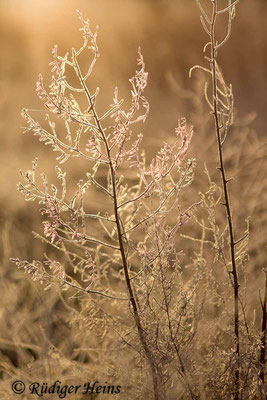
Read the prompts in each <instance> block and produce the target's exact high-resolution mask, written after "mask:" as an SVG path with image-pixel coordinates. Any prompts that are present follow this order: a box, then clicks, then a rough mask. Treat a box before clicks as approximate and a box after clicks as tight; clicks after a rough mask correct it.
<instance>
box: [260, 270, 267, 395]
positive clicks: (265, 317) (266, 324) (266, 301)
mask: <svg viewBox="0 0 267 400" xmlns="http://www.w3.org/2000/svg"><path fill="white" fill-rule="evenodd" d="M260 301H261V309H262V324H261V350H260V379H261V381H262V386H263V387H264V383H265V358H266V328H267V310H266V307H267V271H265V288H264V298H263V300H262V299H261V298H260ZM266 398H267V396H266Z"/></svg>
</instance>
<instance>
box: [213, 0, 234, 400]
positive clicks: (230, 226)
mask: <svg viewBox="0 0 267 400" xmlns="http://www.w3.org/2000/svg"><path fill="white" fill-rule="evenodd" d="M212 3H213V10H212V17H211V22H210V42H211V59H210V66H211V73H212V91H213V116H214V124H215V132H216V140H217V150H218V158H219V167H218V169H219V171H220V174H221V181H222V189H223V196H224V206H225V210H226V216H227V223H228V230H229V243H230V253H231V265H232V270H231V273H232V275H233V289H234V332H235V355H236V360H237V364H236V368H235V389H234V400H238V399H239V386H240V382H239V381H240V377H239V365H238V361H239V356H240V343H239V282H238V274H237V268H236V257H235V239H234V226H233V217H232V213H231V205H230V196H229V191H228V186H227V184H228V182H229V180H228V179H227V178H226V172H225V162H224V157H223V149H222V146H223V144H222V140H221V134H220V129H221V126H220V122H219V111H218V97H217V95H218V86H217V74H216V57H217V54H216V53H217V51H216V42H215V23H216V16H217V0H212Z"/></svg>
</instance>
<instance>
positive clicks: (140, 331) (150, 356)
mask: <svg viewBox="0 0 267 400" xmlns="http://www.w3.org/2000/svg"><path fill="white" fill-rule="evenodd" d="M75 63H76V68H77V74H78V76H79V79H80V81H81V84H82V86H83V89H84V91H85V94H86V97H87V100H88V102H89V105H90V109H91V111H92V113H93V117H94V120H95V123H96V125H97V128H98V131H99V133H100V134H101V137H102V139H103V142H104V145H105V149H106V153H107V158H108V164H109V169H110V174H111V182H112V196H113V208H114V215H115V221H116V227H117V234H118V241H119V248H120V253H121V259H122V265H123V271H124V277H125V282H126V287H127V290H128V294H129V300H130V303H131V305H132V309H133V315H134V320H135V323H136V327H137V331H138V336H139V340H140V343H141V346H142V348H143V351H144V353H145V356H146V358H147V362H148V365H149V368H150V372H151V376H152V381H153V394H154V400H159V379H158V373H157V369H156V365H155V362H154V357H153V354H152V352H151V351H150V349H149V346H148V343H147V339H146V336H145V332H144V330H143V328H142V323H141V319H140V315H139V311H138V306H137V302H136V299H135V297H134V292H133V288H132V284H131V280H130V276H129V268H128V262H127V257H126V252H125V249H124V244H123V238H122V237H123V227H122V225H121V218H120V214H119V205H118V195H117V188H116V171H115V169H114V166H113V161H112V156H111V151H110V147H109V144H108V141H107V138H106V135H105V132H104V129H103V127H102V124H101V121H100V119H99V117H98V115H97V112H96V110H95V106H94V102H93V100H92V97H91V95H90V92H89V89H88V87H87V85H86V83H85V78H84V77H83V76H82V73H81V71H80V68H79V64H78V62H77V59H76V58H75Z"/></svg>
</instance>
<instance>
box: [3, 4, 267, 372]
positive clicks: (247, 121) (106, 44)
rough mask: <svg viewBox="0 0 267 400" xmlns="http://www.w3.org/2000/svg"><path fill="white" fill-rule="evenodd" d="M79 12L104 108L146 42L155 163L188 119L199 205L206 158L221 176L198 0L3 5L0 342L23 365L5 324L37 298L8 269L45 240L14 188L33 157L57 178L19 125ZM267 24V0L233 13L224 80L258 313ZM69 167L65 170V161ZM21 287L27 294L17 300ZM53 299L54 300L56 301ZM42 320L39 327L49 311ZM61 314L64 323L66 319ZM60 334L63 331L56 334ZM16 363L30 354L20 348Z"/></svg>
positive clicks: (235, 192)
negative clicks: (92, 39)
mask: <svg viewBox="0 0 267 400" xmlns="http://www.w3.org/2000/svg"><path fill="white" fill-rule="evenodd" d="M222 3H223V1H222ZM76 9H79V10H80V11H82V13H83V14H84V16H85V17H88V18H89V19H90V21H91V24H92V27H93V28H94V27H95V26H96V25H99V28H100V29H99V36H98V45H99V49H100V53H101V57H100V60H99V61H98V63H97V66H96V68H95V72H94V74H93V76H92V87H93V88H95V87H96V86H99V87H100V91H101V93H100V96H99V99H100V100H99V101H100V105H99V106H100V107H104V106H105V105H109V104H110V103H111V102H112V95H113V91H114V87H115V86H118V87H119V89H120V93H121V96H122V97H125V98H127V93H128V92H129V89H130V84H129V81H128V79H129V77H131V76H132V75H133V74H134V71H135V68H136V57H137V49H138V46H140V47H141V49H142V53H143V55H144V59H145V62H146V67H147V71H148V72H149V84H148V88H147V92H146V94H147V98H148V100H149V102H150V106H151V112H150V115H149V118H148V120H147V123H146V124H145V125H144V126H141V127H139V129H140V130H142V131H143V133H144V135H145V142H144V143H145V145H146V146H148V145H149V151H148V158H149V157H151V156H152V155H153V154H154V151H155V150H156V149H157V147H158V146H159V145H160V144H161V143H162V141H163V140H168V137H169V135H170V134H171V133H173V131H174V128H175V126H176V123H177V118H178V117H181V116H185V117H186V118H187V120H188V122H189V123H192V124H193V125H194V127H195V135H194V138H193V142H192V145H191V155H192V156H193V157H195V158H196V160H197V165H198V166H197V174H196V179H195V183H194V185H193V186H192V189H191V191H192V198H194V199H195V198H197V193H198V192H199V191H200V190H202V191H205V190H207V182H206V179H205V176H204V173H203V169H204V162H206V163H207V166H208V169H209V170H210V172H211V174H212V176H214V179H216V180H217V179H218V178H219V176H218V174H217V172H216V171H215V166H216V165H217V163H216V158H217V153H216V147H215V136H214V134H213V130H212V123H211V121H209V111H208V108H207V106H206V104H205V99H204V97H203V86H204V80H205V77H203V74H199V73H195V74H193V78H192V79H191V80H190V79H189V77H188V71H189V69H190V67H191V66H193V65H194V64H204V61H203V52H202V49H203V45H204V44H205V42H206V36H205V33H204V32H203V29H202V27H201V24H200V21H199V10H198V7H197V6H196V4H195V1H194V0H183V1H182V0H180V1H179V0H169V1H168V0H165V1H164V0H162V1H161V0H150V1H149V0H99V1H94V0H56V1H55V0H53V1H52V0H46V1H41V0H37V1H36V0H23V1H20V0H1V2H0V46H1V58H0V89H1V90H0V93H1V96H0V131H1V146H0V160H1V174H0V187H1V190H0V227H1V248H0V251H1V272H0V273H1V276H2V277H3V279H4V280H3V281H2V285H3V287H2V289H3V290H5V291H6V292H5V293H7V294H6V296H2V295H1V302H0V311H1V312H2V316H1V319H2V318H3V319H4V318H5V321H6V322H5V324H4V325H3V324H2V332H0V334H1V336H2V338H3V341H2V345H1V341H0V347H1V346H2V347H3V349H4V348H8V352H7V350H2V354H7V357H9V358H11V359H12V354H13V356H14V360H13V362H14V363H15V364H14V365H18V363H19V361H18V359H17V358H16V357H17V355H16V357H15V355H14V354H15V353H14V351H15V350H14V346H13V345H14V343H13V345H12V343H11V344H10V345H7V342H8V341H9V340H11V339H10V338H9V331H10V329H11V326H13V325H12V323H15V322H14V321H13V322H12V321H10V312H12V313H17V312H18V310H20V313H21V310H26V308H28V310H31V307H35V301H36V298H35V296H36V293H35V289H34V288H33V287H32V284H31V283H30V282H29V281H27V283H25V282H26V278H25V276H24V275H23V274H22V273H20V272H17V269H16V267H15V266H14V265H13V264H11V263H10V262H9V257H20V258H21V259H29V260H31V259H32V258H41V257H42V254H43V250H44V245H43V244H42V243H40V242H39V241H38V240H36V239H33V237H32V233H31V232H32V230H37V231H40V216H39V212H38V209H39V208H40V206H39V205H38V204H33V203H30V204H29V203H25V201H24V199H23V197H22V196H21V195H20V194H19V193H18V192H17V190H16V183H17V182H18V181H19V180H20V175H19V169H20V168H21V169H22V170H26V169H29V168H30V167H31V161H32V160H33V159H34V158H35V157H36V156H38V158H39V164H40V167H39V171H40V172H42V171H45V172H46V173H47V175H48V176H50V175H52V174H53V173H54V165H55V157H56V155H55V153H53V152H52V151H51V149H49V148H48V147H45V146H42V145H41V144H40V143H39V142H38V140H37V139H36V138H34V137H33V136H31V135H23V134H22V132H21V129H20V127H21V126H23V124H24V121H23V119H22V118H21V117H20V110H21V109H22V108H23V107H25V108H36V109H39V108H41V106H42V105H41V103H40V101H39V100H38V99H37V96H36V93H35V82H36V79H37V75H38V73H39V72H42V74H43V76H44V78H45V79H47V83H48V78H49V76H50V67H49V66H48V64H49V62H50V61H51V48H52V47H53V46H54V44H56V43H57V44H58V45H59V53H61V54H63V53H64V52H66V51H68V50H69V49H70V48H71V47H72V46H74V47H77V46H78V44H79V43H80V33H79V31H78V28H79V21H78V18H77V17H76V13H75V10H76ZM266 18H267V4H266V1H260V0H242V1H241V2H240V5H239V6H238V7H237V16H236V19H235V20H234V23H233V31H232V36H231V39H230V41H229V42H228V43H227V44H226V45H225V46H224V48H223V50H222V52H221V56H220V58H221V66H222V69H223V71H224V75H225V78H226V81H227V82H231V83H232V84H233V91H234V96H235V107H236V112H235V125H234V127H233V128H232V129H231V132H230V134H229V138H228V142H227V146H228V147H227V148H228V150H227V163H228V164H227V165H228V168H229V169H230V171H231V174H232V175H234V176H235V177H236V180H235V182H234V183H233V184H232V186H231V188H232V197H233V207H234V209H235V224H236V226H237V231H238V232H239V231H240V233H241V232H242V231H244V229H245V228H246V224H245V218H246V217H247V216H250V217H251V240H250V262H249V266H248V269H249V271H250V272H251V273H253V280H254V282H253V283H252V285H251V286H250V288H249V290H250V292H249V293H248V295H249V297H248V298H249V299H251V310H252V311H253V309H254V308H255V307H256V305H257V301H258V300H257V289H258V287H259V286H261V285H262V282H263V280H262V275H261V269H262V267H263V265H264V264H265V265H266V237H267V224H266V215H267V214H266V204H267V177H266V166H267V157H266V156H267V139H266V132H265V125H266V109H267V96H266V93H267V24H266ZM222 29H223V24H222ZM101 102H102V103H101ZM137 133H139V132H137ZM63 168H65V166H63ZM66 169H67V170H68V169H70V167H68V166H66ZM80 174H81V171H80V170H79V165H77V167H76V169H75V167H74V168H72V170H71V176H72V177H73V179H75V180H77V178H79V177H80ZM190 200H191V199H190ZM189 246H190V244H189ZM15 288H16V289H15ZM14 290H15V291H17V296H20V298H17V300H14V298H13V302H10V298H11V297H12V294H13V293H14ZM36 290H37V289H36ZM8 293H9V294H8ZM19 293H20V294H19ZM27 293H28V296H26V294H27ZM33 293H35V294H33ZM38 296H39V297H38ZM38 296H37V297H38V298H39V300H38V301H43V300H40V299H43V298H44V297H45V296H46V294H42V292H41V291H38ZM25 299H28V300H27V301H28V303H27V301H26V300H25ZM50 302H51V304H52V303H53V298H52V297H51V298H50ZM1 303H2V304H1ZM51 304H50V306H51V307H52V305H51ZM4 310H5V311H4ZM25 312H26V311H25ZM14 315H17V314H14ZM20 315H21V316H20V317H16V318H17V319H16V323H17V324H18V325H17V330H18V331H19V329H24V324H25V321H27V316H25V315H26V314H23V313H21V314H20ZM36 318H37V320H38V318H40V319H41V321H42V320H43V319H44V316H43V315H41V316H40V315H39V316H36ZM58 318H59V320H60V316H59V317H58ZM256 318H258V317H257V316H256ZM64 329H65V328H63V327H62V328H60V330H61V333H60V334H61V335H62V331H63V330H64ZM5 351H6V352H7V353H5ZM12 351H13V353H12ZM21 357H25V354H24V353H23V354H22V353H21ZM15 358H16V359H15ZM26 360H28V358H27V357H26Z"/></svg>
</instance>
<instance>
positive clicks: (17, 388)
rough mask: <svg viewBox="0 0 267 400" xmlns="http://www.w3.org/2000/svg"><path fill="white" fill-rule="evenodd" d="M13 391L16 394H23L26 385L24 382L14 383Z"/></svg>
mask: <svg viewBox="0 0 267 400" xmlns="http://www.w3.org/2000/svg"><path fill="white" fill-rule="evenodd" d="M12 391H13V393H16V394H22V393H24V392H25V384H24V383H23V382H22V381H15V382H13V383H12Z"/></svg>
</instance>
